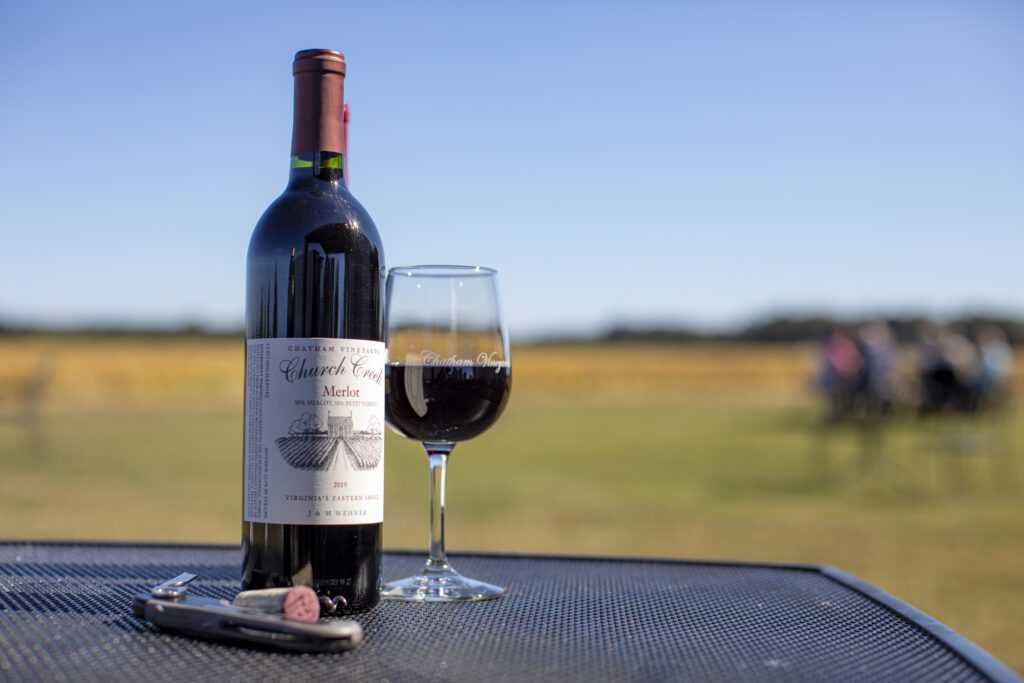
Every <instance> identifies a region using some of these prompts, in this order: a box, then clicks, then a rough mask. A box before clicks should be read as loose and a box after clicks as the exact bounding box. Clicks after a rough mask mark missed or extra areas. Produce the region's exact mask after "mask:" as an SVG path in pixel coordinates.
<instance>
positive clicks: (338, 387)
mask: <svg viewBox="0 0 1024 683" xmlns="http://www.w3.org/2000/svg"><path fill="white" fill-rule="evenodd" d="M292 73H293V75H294V78H295V110H294V123H293V130H292V152H291V171H290V174H289V179H288V185H287V187H286V188H285V190H284V192H283V193H282V194H281V196H280V197H278V198H277V199H276V200H275V201H274V202H273V203H272V204H271V205H270V206H269V208H267V210H266V211H265V212H264V214H263V216H262V218H260V220H259V222H258V223H257V225H256V228H255V230H254V231H253V234H252V239H251V241H250V242H249V253H248V259H247V264H246V267H247V280H246V313H245V330H246V361H245V362H246V381H245V448H244V472H243V478H244V483H243V487H244V489H243V514H242V517H243V521H242V557H243V559H242V587H243V589H255V588H270V587H275V586H291V585H307V586H311V587H312V588H313V589H314V590H316V592H317V593H318V594H319V595H320V596H326V597H328V598H331V599H333V600H334V602H335V604H336V605H340V606H342V607H344V608H347V610H348V611H359V610H363V609H368V608H370V607H372V606H373V605H374V604H376V603H377V601H378V600H379V597H380V576H381V548H382V544H381V535H382V523H383V488H384V474H383V472H384V461H383V456H384V434H383V424H384V364H385V360H386V354H385V350H384V344H383V342H382V341H381V340H382V337H381V324H382V310H381V292H382V291H383V289H382V288H383V279H384V276H385V271H384V252H383V248H382V246H381V240H380V236H379V235H378V233H377V228H376V227H375V226H374V224H373V221H372V220H371V219H370V216H369V215H368V214H367V213H366V210H365V209H363V207H362V206H361V205H360V204H359V202H357V201H356V200H355V198H354V197H353V196H352V195H351V194H350V193H349V191H348V187H347V185H346V183H345V174H344V166H345V161H346V160H345V157H344V150H345V140H344V125H343V113H342V108H343V103H344V80H345V58H344V56H343V55H342V54H341V53H340V52H336V51H333V50H303V51H301V52H299V53H297V54H296V55H295V61H294V63H293V66H292Z"/></svg>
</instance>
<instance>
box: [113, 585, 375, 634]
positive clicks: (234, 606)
mask: <svg viewBox="0 0 1024 683" xmlns="http://www.w3.org/2000/svg"><path fill="white" fill-rule="evenodd" d="M198 576H199V575H198V574H193V573H191V572H183V573H181V574H179V575H178V576H176V577H174V578H173V579H169V580H167V581H164V582H163V583H161V584H159V585H156V586H154V587H153V588H151V589H150V591H149V592H148V593H140V594H138V595H136V596H135V600H134V602H133V604H132V611H133V613H134V614H135V616H137V617H139V618H141V619H145V620H146V621H148V622H150V623H152V624H154V625H156V626H159V627H161V628H165V629H169V630H173V631H179V632H181V633H184V634H187V635H191V636H197V637H200V638H206V639H210V640H225V641H234V642H238V643H246V644H251V645H260V646H264V647H272V648H278V649H282V650H291V651H297V652H341V651H344V650H350V649H352V648H354V647H356V646H357V645H358V644H359V643H360V642H361V641H362V639H363V629H362V627H361V626H360V625H359V624H357V623H356V622H354V621H351V620H347V619H344V620H342V619H330V620H328V619H320V618H319V616H320V613H321V608H320V604H321V602H320V601H321V599H319V598H317V596H316V594H315V593H314V592H313V590H312V589H310V588H308V587H305V586H293V587H290V588H271V589H267V590H254V591H242V592H241V593H239V594H238V595H236V596H235V598H234V600H233V601H232V602H228V601H227V600H214V599H212V598H205V597H202V596H198V595H193V594H191V593H189V590H188V589H189V586H190V585H191V584H192V582H193V581H194V580H195V579H197V578H198ZM328 604H329V605H330V606H331V609H330V610H328V609H326V608H327V606H328ZM335 607H336V605H334V604H333V603H331V602H330V601H328V603H327V604H325V605H324V608H325V609H324V611H329V612H330V613H333V612H334V608H335Z"/></svg>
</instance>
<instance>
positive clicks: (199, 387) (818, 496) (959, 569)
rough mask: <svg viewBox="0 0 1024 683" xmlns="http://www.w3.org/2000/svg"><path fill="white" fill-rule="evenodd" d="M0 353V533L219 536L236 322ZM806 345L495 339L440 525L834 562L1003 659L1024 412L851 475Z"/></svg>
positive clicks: (421, 483)
mask: <svg viewBox="0 0 1024 683" xmlns="http://www.w3.org/2000/svg"><path fill="white" fill-rule="evenodd" d="M0 354H2V356H0V357H2V358H3V359H4V361H3V364H2V365H0V391H3V392H6V393H7V394H9V393H10V392H11V391H12V390H13V388H14V387H16V386H18V385H19V384H23V383H24V382H26V381H28V378H30V377H31V376H32V374H33V373H35V372H37V369H38V368H39V366H40V362H41V360H40V359H42V358H49V359H51V360H52V365H51V367H50V372H51V374H52V376H51V378H50V381H49V382H48V390H47V395H46V400H45V403H44V410H43V414H42V418H41V419H42V428H41V429H40V430H39V433H38V434H35V435H33V433H32V431H31V430H30V429H27V428H26V426H25V425H24V424H23V423H22V422H21V421H20V420H18V419H17V417H16V406H14V405H13V404H12V403H11V402H10V401H8V402H7V403H5V404H3V405H0V411H2V412H0V417H2V420H3V421H0V475H2V476H0V537H8V538H12V537H13V538H77V539H149V540H177V541H184V540H198V541H227V542H234V541H235V540H236V539H237V537H238V530H239V515H240V508H241V435H242V429H241V420H242V416H241V404H242V400H241V392H242V353H241V344H240V343H238V342H235V341H216V340H212V341H211V340H192V341H189V340H182V339H178V340H175V339H164V340H116V339H110V340H104V339H74V338H42V339H8V340H0ZM813 365H814V351H813V349H811V348H807V347H797V346H785V347H756V348H753V347H735V346H719V347H710V346H709V347H699V346H697V347H690V346H687V347H669V346H601V347H568V346H566V347H547V348H522V349H516V350H515V351H514V353H513V376H514V378H515V379H514V387H513V392H512V394H513V396H512V401H511V403H510V405H509V408H508V410H507V412H506V413H505V416H504V417H503V418H502V420H501V421H500V422H499V423H498V425H497V426H496V427H494V429H492V430H491V431H490V432H489V433H487V434H485V435H484V436H482V437H480V438H479V439H477V440H475V441H471V442H468V443H465V444H462V445H460V446H459V447H458V448H456V450H455V452H454V454H453V458H452V463H451V470H450V476H449V497H448V503H449V520H450V521H449V544H450V546H451V547H452V548H455V549H493V550H511V551H536V552H569V553H600V554H625V555H658V556H673V557H692V558H736V559H745V560H759V559H760V560H778V561H792V562H815V563H829V564H835V565H837V566H839V567H841V568H843V569H845V570H847V571H849V572H851V573H853V574H856V575H858V576H860V577H862V578H864V579H866V580H868V581H870V582H872V583H874V584H876V585H878V586H880V587H882V588H884V589H886V590H889V591H890V592H892V593H894V594H895V595H897V596H899V597H900V598H902V599H904V600H906V601H908V602H910V603H911V604H913V605H915V606H916V607H919V608H920V609H923V610H924V611H926V612H928V613H930V614H932V615H933V616H935V617H937V618H938V619H940V620H941V621H943V622H945V623H947V624H948V625H950V626H951V627H953V628H954V629H957V630H958V631H960V632H961V633H963V634H965V635H966V636H967V637H969V638H971V639H972V640H974V641H975V642H977V643H979V644H980V645H982V646H983V647H985V648H986V649H989V650H990V651H992V652H993V653H994V654H996V655H997V656H998V657H1000V658H1001V659H1003V660H1004V661H1005V662H1007V663H1008V664H1010V665H1011V666H1014V667H1016V668H1018V669H1024V649H1022V648H1021V647H1020V644H1021V643H1022V642H1024V601H1022V600H1020V596H1021V595H1022V594H1024V515H1022V514H1021V512H1022V508H1021V493H1020V491H1021V488H1020V487H1021V485H1022V482H1021V481H1019V479H1018V477H1019V476H1024V457H1022V455H1021V452H1022V450H1024V420H1021V419H1020V417H1021V416H1024V411H1021V409H1014V410H1013V411H1011V413H1009V414H1007V415H1003V416H997V417H994V418H991V419H988V420H985V421H983V422H977V423H968V422H946V423H941V424H933V425H926V426H925V425H921V424H919V423H917V422H915V421H912V420H909V419H906V420H901V421H898V422H896V423H895V424H894V425H893V426H892V427H891V429H889V430H888V432H887V433H886V435H885V438H884V441H883V449H882V456H883V457H882V458H881V459H880V461H879V462H878V463H876V465H875V466H874V467H873V468H872V469H871V470H870V471H868V472H866V473H863V474H861V473H860V471H859V468H858V465H859V463H860V455H861V444H862V440H861V435H860V434H859V433H858V432H857V431H856V430H855V429H852V428H849V429H844V430H837V431H835V432H832V433H825V432H823V431H822V430H821V429H820V428H819V412H820V411H819V407H818V405H817V403H816V402H815V400H814V396H813V394H811V393H810V390H809V388H808V387H809V376H810V372H811V370H812V368H813ZM1020 380H1021V378H1020V377H1018V378H1017V381H1018V385H1019V384H1020ZM965 444H966V445H965ZM954 447H955V448H956V449H960V450H968V451H977V452H970V453H960V454H959V456H954V455H951V454H950V451H951V450H954ZM387 459H388V465H387V470H386V472H387V474H386V479H387V489H386V500H387V503H386V515H387V526H386V541H387V544H388V545H389V546H391V547H423V546H424V545H425V543H426V535H427V528H426V517H425V515H426V506H427V500H426V497H427V488H426V487H427V477H426V462H425V458H424V457H423V455H422V454H421V452H420V450H419V447H418V446H417V445H416V444H413V443H410V442H407V441H405V440H403V439H401V438H399V437H394V436H393V435H390V434H389V436H388V443H387ZM954 465H955V466H957V467H956V468H954V467H953V466H954Z"/></svg>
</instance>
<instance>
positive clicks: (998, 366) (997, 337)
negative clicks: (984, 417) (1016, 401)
mask: <svg viewBox="0 0 1024 683" xmlns="http://www.w3.org/2000/svg"><path fill="white" fill-rule="evenodd" d="M978 354H979V370H978V376H977V379H976V381H975V389H976V394H977V403H978V407H981V408H984V407H986V406H990V405H992V404H994V403H996V404H997V403H999V402H1000V401H1001V399H1003V398H1005V394H1006V391H1007V388H1008V385H1009V379H1010V373H1011V372H1012V371H1013V348H1012V347H1011V346H1010V342H1009V340H1008V339H1007V337H1006V333H1005V332H1003V330H1002V329H1001V328H999V327H996V326H995V325H986V326H985V327H983V328H981V330H979V331H978Z"/></svg>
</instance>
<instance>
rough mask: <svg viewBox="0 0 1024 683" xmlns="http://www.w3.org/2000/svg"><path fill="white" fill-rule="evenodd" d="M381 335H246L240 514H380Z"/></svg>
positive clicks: (287, 520) (281, 518)
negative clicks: (378, 338) (368, 337)
mask: <svg viewBox="0 0 1024 683" xmlns="http://www.w3.org/2000/svg"><path fill="white" fill-rule="evenodd" d="M386 357H387V351H386V349H385V347H384V344H383V343H382V342H375V341H365V340H362V339H319V338H315V339H280V338H279V339H250V340H248V342H247V344H246V353H245V474H244V476H245V501H244V503H243V506H244V516H245V520H246V521H247V522H272V523H275V524H374V523H377V522H382V521H384V362H385V360H386Z"/></svg>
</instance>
